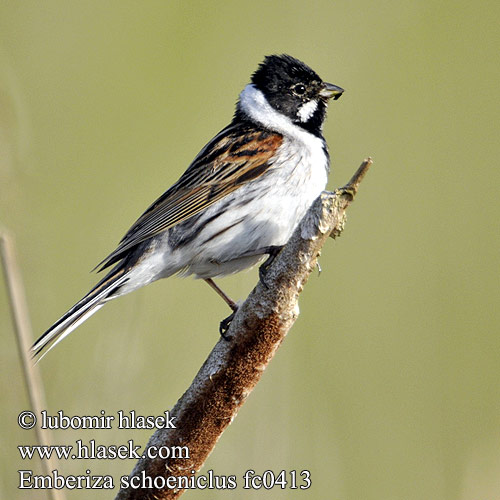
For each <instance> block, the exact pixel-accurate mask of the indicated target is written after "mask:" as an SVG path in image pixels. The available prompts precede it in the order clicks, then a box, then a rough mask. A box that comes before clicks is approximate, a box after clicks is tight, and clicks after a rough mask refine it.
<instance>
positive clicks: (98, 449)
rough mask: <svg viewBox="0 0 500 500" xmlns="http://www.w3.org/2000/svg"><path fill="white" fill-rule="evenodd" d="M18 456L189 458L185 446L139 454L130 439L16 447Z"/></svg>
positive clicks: (165, 447)
mask: <svg viewBox="0 0 500 500" xmlns="http://www.w3.org/2000/svg"><path fill="white" fill-rule="evenodd" d="M17 448H18V450H19V454H20V455H21V458H22V459H23V460H25V459H28V460H31V459H32V458H41V459H49V458H51V457H52V456H54V457H57V458H58V459H59V460H81V459H98V460H114V459H116V458H119V459H121V460H126V459H129V458H130V459H135V460H139V459H140V458H151V459H155V458H161V459H167V458H180V459H186V458H189V450H188V448H187V446H149V447H148V448H146V450H145V451H144V453H141V452H140V450H141V446H138V445H134V442H133V441H132V440H131V439H130V440H129V441H128V443H127V444H122V445H107V446H104V445H100V444H96V442H95V440H94V439H91V440H90V441H89V442H88V444H84V443H83V441H82V440H81V439H79V440H78V441H76V446H73V445H52V446H18V447H17Z"/></svg>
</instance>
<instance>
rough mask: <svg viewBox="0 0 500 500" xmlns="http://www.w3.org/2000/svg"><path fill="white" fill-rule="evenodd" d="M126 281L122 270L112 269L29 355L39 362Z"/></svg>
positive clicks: (45, 335)
mask: <svg viewBox="0 0 500 500" xmlns="http://www.w3.org/2000/svg"><path fill="white" fill-rule="evenodd" d="M127 280H128V276H127V273H126V272H125V269H124V268H119V269H116V270H115V269H113V270H112V271H111V272H110V273H109V274H108V275H107V276H106V277H105V278H104V279H103V280H101V281H100V282H99V283H98V284H97V285H96V286H95V287H94V288H93V289H92V290H91V291H90V292H89V293H88V294H87V295H85V297H83V299H82V300H80V301H79V302H77V303H76V304H75V305H74V306H73V307H72V308H71V309H70V310H69V311H68V312H67V313H66V314H65V315H64V316H62V317H61V318H59V319H58V320H57V321H56V322H55V323H54V324H53V325H52V326H51V327H50V328H49V329H48V330H47V331H46V332H45V333H44V334H43V335H42V336H41V337H40V338H39V339H38V340H37V341H36V342H35V343H34V344H33V346H32V347H31V353H32V356H33V358H34V359H36V362H38V361H40V360H41V359H42V358H43V357H44V356H45V355H46V354H47V353H48V352H49V351H50V350H51V349H52V348H53V347H54V346H55V345H57V344H58V343H59V342H61V340H62V339H63V338H64V337H66V336H67V335H69V334H70V333H71V332H72V331H73V330H74V329H75V328H76V327H78V326H79V325H81V324H82V323H83V322H84V321H85V320H87V319H88V318H90V316H92V314H94V313H95V312H97V311H98V310H99V309H100V308H101V307H102V306H103V305H104V303H105V302H106V300H108V299H109V298H111V297H112V295H113V294H114V293H115V292H116V291H117V290H118V289H119V288H120V287H122V286H123V284H124V283H125V282H126V281H127Z"/></svg>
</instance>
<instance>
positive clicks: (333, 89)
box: [319, 82, 344, 101]
mask: <svg viewBox="0 0 500 500" xmlns="http://www.w3.org/2000/svg"><path fill="white" fill-rule="evenodd" d="M343 92H344V89H342V88H340V87H337V85H333V83H327V82H323V85H322V89H321V90H320V92H319V95H320V96H321V97H323V98H324V99H331V98H332V97H333V100H334V101H336V100H337V99H338V98H339V97H340V96H341V95H342V94H343Z"/></svg>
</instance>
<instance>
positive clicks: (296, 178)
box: [117, 85, 328, 295]
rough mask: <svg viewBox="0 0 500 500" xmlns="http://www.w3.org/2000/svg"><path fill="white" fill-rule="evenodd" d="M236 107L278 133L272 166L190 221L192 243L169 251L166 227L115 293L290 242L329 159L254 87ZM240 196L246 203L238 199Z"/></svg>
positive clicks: (222, 268) (216, 272)
mask: <svg viewBox="0 0 500 500" xmlns="http://www.w3.org/2000/svg"><path fill="white" fill-rule="evenodd" d="M240 109H241V110H242V111H243V112H244V113H245V114H247V115H248V116H249V117H250V118H251V119H252V120H253V121H255V122H257V123H260V124H262V125H263V126H264V127H265V128H266V129H269V130H273V131H275V132H278V133H280V134H282V135H283V143H282V144H281V146H280V147H279V149H278V150H277V152H276V155H275V157H274V159H273V164H272V167H271V168H269V169H268V170H267V171H266V172H265V173H264V174H263V175H261V176H260V177H258V178H256V179H254V180H252V181H251V182H249V183H247V184H245V185H243V186H241V187H240V188H238V189H237V190H236V191H234V192H233V193H231V194H229V195H228V196H226V197H224V198H223V199H222V200H220V201H218V202H217V203H214V204H213V205H212V206H210V207H208V208H207V209H206V210H204V213H203V216H202V217H201V218H199V219H198V220H197V221H195V222H194V223H193V224H194V228H195V230H196V232H197V235H196V238H195V239H194V240H193V241H191V242H189V243H187V244H184V245H182V246H181V247H180V248H178V249H175V250H172V249H171V247H170V245H169V243H168V231H167V232H165V233H163V234H162V235H158V237H156V238H155V241H154V243H152V246H151V251H150V253H149V255H148V256H147V258H145V259H143V260H142V261H141V262H140V263H138V264H137V265H136V267H135V268H134V269H133V270H131V272H130V274H129V278H130V279H129V281H128V282H127V283H125V284H124V285H123V287H122V288H121V289H120V291H119V292H118V294H117V295H122V294H125V293H128V292H130V291H132V290H134V289H136V288H139V287H141V286H144V285H146V284H147V283H149V282H151V281H155V280H157V279H160V278H165V277H168V276H171V275H172V274H175V273H177V272H179V271H181V272H182V274H184V275H193V274H194V275H195V277H197V278H214V277H218V276H224V275H228V274H232V273H236V272H239V271H242V270H244V269H247V268H249V267H252V266H254V265H255V264H257V263H258V262H259V261H260V260H262V258H263V257H265V255H262V253H258V250H262V248H265V247H268V246H281V245H284V244H285V243H286V242H287V241H288V240H289V238H290V236H291V235H292V233H293V231H294V230H295V228H296V227H297V224H298V223H299V222H300V220H301V219H302V217H303V216H304V215H305V213H306V211H307V209H308V208H309V207H310V206H311V205H312V203H313V201H314V200H315V199H316V198H317V197H318V196H319V195H320V194H321V192H322V191H323V190H324V189H325V186H326V182H327V176H328V157H327V155H326V153H325V149H324V146H325V145H324V141H323V140H322V139H320V138H319V137H316V136H315V135H313V134H311V133H310V132H308V131H306V130H304V129H303V128H302V127H300V126H298V125H297V124H294V123H293V122H292V121H291V120H290V119H289V118H287V117H286V116H284V115H282V114H281V113H279V112H278V111H276V110H275V109H274V108H272V107H271V106H270V104H269V103H268V102H267V100H266V98H265V97H264V95H263V94H262V92H261V91H259V90H258V89H256V88H255V87H254V86H253V85H247V86H246V87H245V89H244V90H243V91H242V92H241V94H240ZM245 199H248V200H251V201H249V202H248V203H246V204H242V203H241V202H242V200H245ZM221 211H222V212H223V213H222V214H221V215H219V216H218V217H215V218H214V217H213V215H214V214H216V213H217V212H221ZM210 219H212V220H211V221H210V222H208V223H205V221H208V220H210ZM198 228H199V231H198ZM219 233H220V235H219Z"/></svg>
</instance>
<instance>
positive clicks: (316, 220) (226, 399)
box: [116, 158, 372, 500]
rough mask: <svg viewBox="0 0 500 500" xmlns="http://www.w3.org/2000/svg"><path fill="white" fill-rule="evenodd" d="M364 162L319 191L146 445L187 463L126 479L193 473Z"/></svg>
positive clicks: (278, 332)
mask: <svg viewBox="0 0 500 500" xmlns="http://www.w3.org/2000/svg"><path fill="white" fill-rule="evenodd" d="M371 163H372V160H371V159H370V158H368V159H366V160H365V161H364V162H363V163H362V164H361V166H360V167H359V169H358V170H357V172H356V173H355V174H354V176H353V178H352V179H351V181H350V182H349V183H348V184H347V185H346V186H344V187H343V188H341V189H338V190H336V191H335V192H334V193H328V192H325V193H323V194H322V195H321V196H320V197H319V198H318V199H317V200H316V201H315V202H314V204H313V205H312V207H311V208H310V209H309V211H308V212H307V214H306V216H305V217H304V219H303V220H302V222H301V223H300V224H299V226H298V228H297V230H296V231H295V233H294V235H293V236H292V238H291V239H290V241H289V242H288V243H287V244H286V246H285V247H284V248H283V250H282V251H281V252H280V253H279V254H278V256H277V257H276V258H275V260H274V261H273V263H272V265H271V266H270V268H269V269H268V271H267V274H266V276H265V284H263V283H262V282H260V281H259V283H258V284H257V286H256V287H255V289H254V290H253V291H252V292H251V293H250V295H249V296H248V298H247V299H246V300H245V302H244V303H243V304H242V305H241V307H240V308H239V309H238V311H237V313H236V315H235V317H234V319H233V321H232V323H231V326H230V327H229V330H228V331H227V336H228V337H230V341H226V340H224V339H220V340H219V341H218V342H217V344H216V345H215V347H214V348H213V350H212V352H211V353H210V355H209V356H208V358H207V360H206V361H205V363H204V364H203V366H202V367H201V368H200V370H199V372H198V374H197V375H196V377H195V379H194V381H193V382H192V384H191V386H190V387H189V388H188V390H187V391H186V392H185V393H184V395H183V396H182V397H181V398H180V399H179V401H178V402H177V404H176V405H175V406H174V408H173V409H172V410H171V412H170V413H171V415H174V416H175V417H176V419H175V421H174V423H175V426H176V428H175V429H163V430H157V431H156V432H155V433H154V434H153V436H152V437H151V439H150V440H149V443H148V447H151V446H156V447H160V446H166V447H169V448H170V447H172V446H187V448H188V450H189V458H188V459H186V458H175V459H172V458H169V459H166V460H163V459H159V458H157V459H154V460H151V459H146V458H144V459H141V460H139V461H138V462H137V464H136V466H135V467H134V469H133V471H132V473H131V475H130V476H129V479H130V478H132V477H137V479H141V478H143V477H150V478H152V479H154V478H156V477H158V476H162V477H163V478H164V479H165V480H169V481H174V479H168V478H169V477H171V476H175V477H179V476H190V475H192V474H194V473H195V472H197V471H199V470H200V468H201V467H202V465H203V463H204V462H205V460H206V459H207V457H208V455H209V454H210V453H211V451H212V450H213V448H214V446H215V444H216V442H217V440H218V439H219V437H220V436H221V435H222V433H223V432H224V430H225V428H226V427H227V426H228V425H229V424H230V423H231V422H232V421H233V419H234V417H235V416H236V414H237V413H238V410H239V409H240V407H241V406H242V405H243V403H244V402H245V401H246V399H247V397H248V395H249V394H250V392H251V391H252V389H253V388H254V387H255V385H256V384H257V382H258V381H259V379H260V377H261V375H262V373H263V372H264V370H265V369H266V367H267V365H268V363H269V362H270V361H271V359H272V358H273V356H274V354H275V353H276V350H277V349H278V347H279V346H280V344H281V342H283V339H284V338H285V336H286V334H287V333H288V330H290V328H291V326H292V325H293V323H294V322H295V320H296V319H297V316H298V298H299V294H300V292H301V291H302V289H303V287H304V285H305V283H306V282H307V279H308V277H309V275H310V274H311V271H312V270H313V269H314V268H315V267H316V263H317V258H318V256H319V253H320V251H321V247H322V246H323V244H324V243H325V241H326V240H327V238H328V237H330V236H332V237H336V236H338V235H340V233H341V232H342V230H343V228H344V223H345V212H346V209H347V207H348V206H349V203H350V202H351V201H352V200H353V199H354V196H355V194H356V192H357V189H358V186H359V184H360V182H361V180H362V179H363V177H364V175H365V173H366V172H367V170H368V168H369V167H370V165H371ZM159 480H160V481H163V479H159ZM157 484H158V483H157ZM167 484H169V483H167ZM170 485H171V486H172V483H170ZM183 491H184V490H183V489H182V488H175V487H174V488H168V487H166V488H163V489H135V488H131V487H129V488H127V489H122V490H120V491H119V492H118V495H117V496H116V499H117V500H131V499H153V498H154V499H172V498H177V497H179V496H180V495H181V494H182V493H183Z"/></svg>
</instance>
